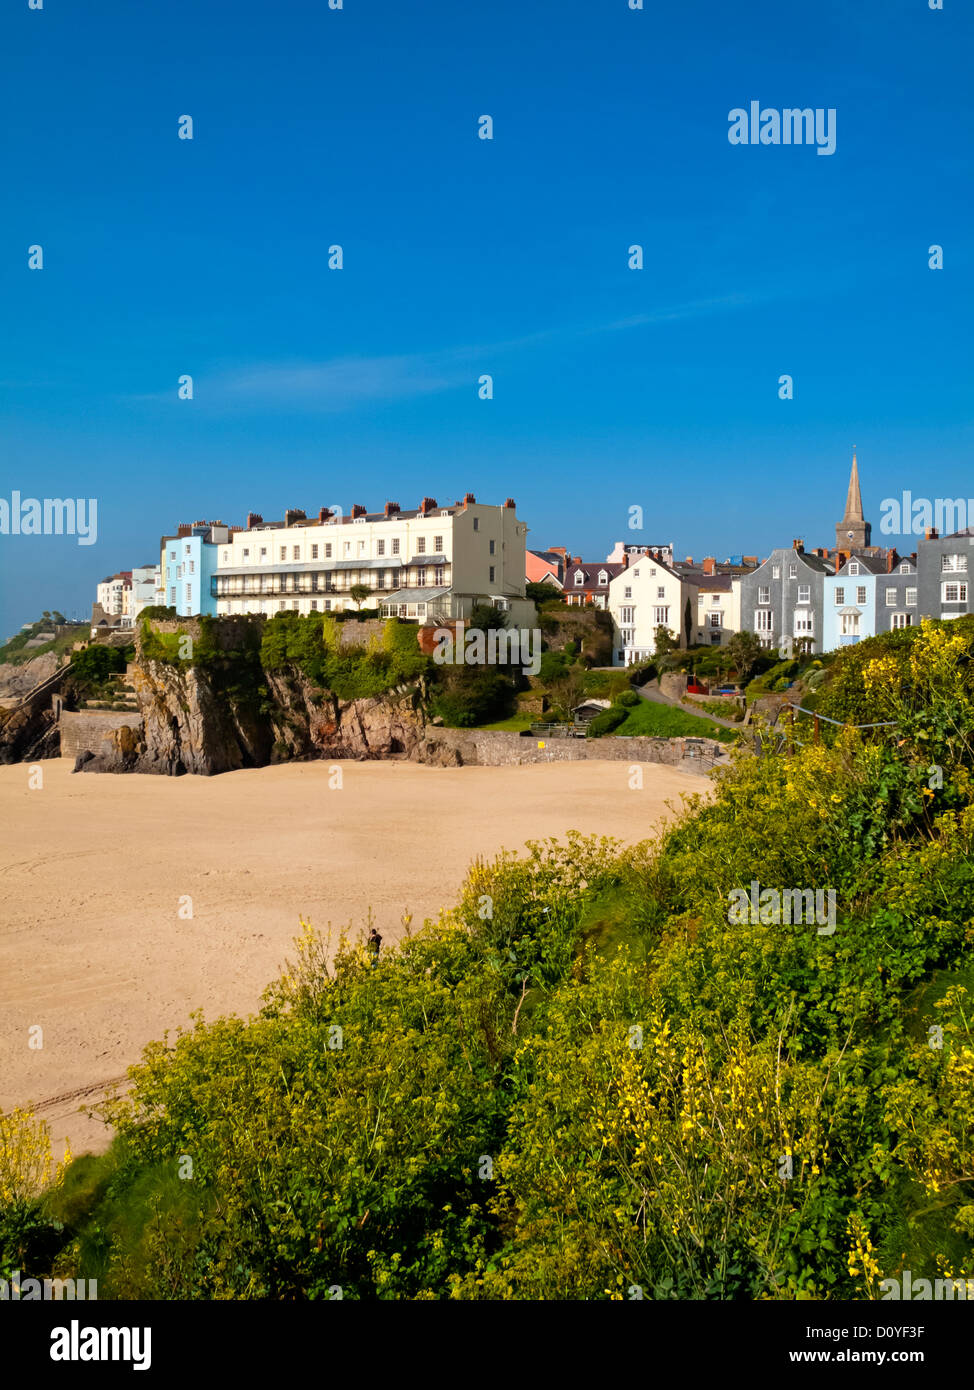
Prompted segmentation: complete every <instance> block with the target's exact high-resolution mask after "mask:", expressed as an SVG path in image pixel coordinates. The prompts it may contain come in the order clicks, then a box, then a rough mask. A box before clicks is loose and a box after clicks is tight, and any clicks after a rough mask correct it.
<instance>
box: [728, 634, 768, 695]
mask: <svg viewBox="0 0 974 1390" xmlns="http://www.w3.org/2000/svg"><path fill="white" fill-rule="evenodd" d="M726 650H727V656H728V659H729V660H730V661H732V662H733V663H734V666H735V668H736V670H737V674H738V676H739V677H740V683H741V685H747V683H748V681H749V680H750V678H751V672H752V671H753V670H754V668H755V666H756V665H757V664H758V662H759V661H760V660H761V657H762V656H763V655H764V648H763V647H762V646H761V643H760V641H759V640H758V638H757V637H756V636H755V634H754V633H753V632H735V633H734V635H733V637H732V638H731V639H730V641H729V642H728V643H727V649H726Z"/></svg>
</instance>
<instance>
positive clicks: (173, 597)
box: [169, 585, 176, 608]
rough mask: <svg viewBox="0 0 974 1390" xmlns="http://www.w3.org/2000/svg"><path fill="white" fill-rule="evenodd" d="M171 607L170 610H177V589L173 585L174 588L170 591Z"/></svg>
mask: <svg viewBox="0 0 974 1390" xmlns="http://www.w3.org/2000/svg"><path fill="white" fill-rule="evenodd" d="M169 606H170V608H175V606H176V587H175V585H173V587H172V588H171V589H170V590H169Z"/></svg>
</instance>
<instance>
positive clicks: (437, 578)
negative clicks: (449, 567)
mask: <svg viewBox="0 0 974 1390" xmlns="http://www.w3.org/2000/svg"><path fill="white" fill-rule="evenodd" d="M445 574H446V566H445V565H437V566H436V569H435V570H434V571H433V583H434V584H435V585H436V587H437V588H441V587H442V585H443V580H444V576H445Z"/></svg>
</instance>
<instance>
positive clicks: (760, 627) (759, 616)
mask: <svg viewBox="0 0 974 1390" xmlns="http://www.w3.org/2000/svg"><path fill="white" fill-rule="evenodd" d="M773 618H774V615H773V614H772V612H771V609H770V608H756V609H755V610H754V631H755V632H771V631H773V627H774V624H773Z"/></svg>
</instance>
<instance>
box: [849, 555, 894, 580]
mask: <svg viewBox="0 0 974 1390" xmlns="http://www.w3.org/2000/svg"><path fill="white" fill-rule="evenodd" d="M887 563H888V562H887V561H886V560H885V559H883V558H882V557H881V556H879V555H850V556H849V558H848V560H846V561H845V563H844V564H843V565H841V566H840V568H839V571H838V573H839V574H848V572H849V566H850V565H861V566H862V567H863V569H865V570H867V571H868V572H869V574H886V573H887V568H886V567H887ZM853 578H855V576H853Z"/></svg>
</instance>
